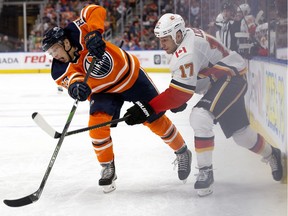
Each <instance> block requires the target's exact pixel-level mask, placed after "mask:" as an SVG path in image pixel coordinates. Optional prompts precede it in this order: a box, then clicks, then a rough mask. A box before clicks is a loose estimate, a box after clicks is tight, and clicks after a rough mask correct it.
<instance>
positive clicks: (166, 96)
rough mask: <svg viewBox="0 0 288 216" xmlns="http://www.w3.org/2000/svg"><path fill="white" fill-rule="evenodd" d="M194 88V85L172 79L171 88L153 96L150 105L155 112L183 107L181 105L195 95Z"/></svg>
mask: <svg viewBox="0 0 288 216" xmlns="http://www.w3.org/2000/svg"><path fill="white" fill-rule="evenodd" d="M194 90H195V87H194V86H190V85H186V84H183V83H180V82H177V81H176V80H172V81H171V84H170V86H169V88H167V89H166V90H165V91H164V92H162V93H161V94H159V95H158V96H156V97H155V98H153V99H152V100H151V101H150V102H149V105H150V106H151V107H152V109H153V110H154V112H155V113H160V112H163V111H166V110H173V109H174V110H176V109H181V107H182V108H183V105H184V104H186V102H187V101H188V100H189V99H190V98H191V97H192V96H193V94H194ZM184 106H185V105H184ZM185 107H186V106H185ZM179 111H180V110H179Z"/></svg>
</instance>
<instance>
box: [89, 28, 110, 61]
mask: <svg viewBox="0 0 288 216" xmlns="http://www.w3.org/2000/svg"><path fill="white" fill-rule="evenodd" d="M84 40H85V43H86V47H87V49H88V50H89V52H90V53H91V54H92V55H93V56H96V58H98V59H102V56H103V55H104V52H105V48H106V44H105V42H104V41H103V40H102V35H101V33H100V32H99V31H92V32H89V33H88V34H87V35H86V36H85V37H84Z"/></svg>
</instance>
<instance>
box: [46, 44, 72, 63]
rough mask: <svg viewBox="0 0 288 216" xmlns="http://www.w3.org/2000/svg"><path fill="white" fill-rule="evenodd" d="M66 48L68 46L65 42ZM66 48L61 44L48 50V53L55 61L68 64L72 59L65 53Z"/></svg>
mask: <svg viewBox="0 0 288 216" xmlns="http://www.w3.org/2000/svg"><path fill="white" fill-rule="evenodd" d="M64 46H66V42H65V41H64ZM64 46H63V45H61V44H59V43H56V44H54V45H53V46H51V47H50V48H49V49H48V50H47V53H48V54H49V55H51V56H52V57H53V58H54V59H57V60H58V61H61V62H64V63H67V62H69V61H70V57H69V55H68V54H67V52H66V51H65V49H64ZM66 50H67V49H66Z"/></svg>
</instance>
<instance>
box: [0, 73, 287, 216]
mask: <svg viewBox="0 0 288 216" xmlns="http://www.w3.org/2000/svg"><path fill="white" fill-rule="evenodd" d="M150 75H151V77H152V79H153V80H154V82H155V84H156V85H157V86H158V88H159V90H160V91H162V90H164V89H165V88H166V86H167V85H168V84H169V81H170V75H169V74H167V73H159V74H157V73H153V74H150ZM0 79H1V84H0V139H1V142H0V200H1V202H0V215H1V216H90V215H91V216H92V215H93V216H94V215H95V216H162V215H163V216H200V215H201V216H272V215H273V216H286V215H287V185H286V184H280V183H277V182H274V181H273V179H272V176H271V174H270V172H271V171H270V167H269V166H268V165H266V164H264V163H262V162H261V157H260V156H258V155H255V154H253V153H251V152H249V151H247V150H245V149H243V148H241V147H239V146H236V145H235V144H234V142H233V140H232V139H228V140H227V139H225V137H224V135H223V133H222V132H221V130H220V128H219V126H217V125H216V127H215V132H216V146H215V153H214V159H213V160H214V168H215V170H214V175H215V184H214V193H213V194H212V195H211V196H208V197H203V198H200V197H198V196H197V194H196V191H195V190H194V188H193V184H194V182H195V176H194V175H195V174H196V173H197V169H196V162H195V160H196V157H195V154H193V164H192V173H191V175H190V176H189V178H188V181H187V183H186V184H183V183H182V182H181V181H180V180H178V177H177V172H176V169H175V170H173V165H172V162H173V161H174V159H175V155H174V153H173V151H172V150H171V149H169V148H168V147H167V146H166V145H165V144H164V143H163V142H162V141H161V140H160V139H159V138H158V137H156V136H155V135H154V134H152V133H151V132H150V131H149V129H148V128H146V127H144V126H142V125H137V126H133V127H131V126H127V125H126V124H125V123H123V122H122V123H119V125H118V127H117V128H114V129H112V138H113V143H114V152H115V161H116V169H117V175H118V179H117V181H116V185H117V189H116V191H114V192H113V193H110V194H104V193H103V192H102V189H101V188H100V187H99V186H98V179H99V176H100V170H101V168H100V165H99V164H98V162H97V160H96V158H95V154H94V151H93V148H92V145H91V142H90V139H89V136H88V133H87V132H85V133H81V134H77V135H72V136H69V137H66V138H65V139H64V142H63V145H62V148H61V149H60V152H59V155H58V158H57V160H56V162H55V164H54V167H53V169H52V172H51V174H50V176H49V178H48V181H47V184H46V186H45V188H44V191H43V194H42V196H41V198H40V200H39V201H38V202H36V203H33V204H31V205H28V206H25V207H20V208H11V207H7V206H6V205H4V203H3V202H2V201H3V200H4V199H16V198H21V197H24V196H27V195H30V194H31V193H33V192H35V191H36V190H37V189H38V187H39V185H40V182H41V180H42V178H43V175H44V173H45V170H46V168H47V166H48V163H49V161H50V158H51V156H52V153H53V151H54V148H55V146H56V144H57V141H58V140H57V139H52V138H51V137H49V136H48V135H47V134H45V133H44V132H43V131H42V130H41V129H40V128H39V127H37V126H36V125H35V123H34V122H33V121H32V118H31V115H32V113H33V112H39V113H41V114H42V115H43V116H44V118H45V119H46V120H47V121H48V122H49V123H50V124H51V125H52V126H53V127H54V128H55V129H57V131H59V132H61V131H62V129H63V127H64V125H65V122H66V120H67V117H68V114H69V112H70V110H71V108H72V105H73V103H74V101H73V99H71V98H70V97H69V96H68V95H67V92H66V91H64V92H63V93H62V94H58V93H57V87H56V86H55V84H54V82H53V81H52V78H51V77H50V75H48V74H13V75H1V78H0ZM196 101H197V97H195V99H193V100H191V101H190V102H189V105H188V108H187V109H186V110H185V111H183V112H182V113H178V114H172V113H171V112H167V115H168V116H169V117H170V118H171V119H172V121H173V122H174V123H175V124H176V126H177V128H178V130H179V131H180V132H181V133H182V135H183V136H184V138H185V140H186V142H187V144H188V147H189V148H190V149H191V150H192V152H193V151H194V145H193V131H192V130H191V128H190V126H189V122H188V119H189V113H190V109H191V107H192V106H193V104H195V102H196ZM88 106H89V105H88V103H87V102H81V103H79V106H78V109H77V111H76V114H75V116H74V119H73V121H72V123H71V126H70V130H74V129H78V128H82V127H86V125H87V121H88V114H87V113H88ZM129 106H131V104H130V103H127V104H125V105H124V107H123V113H124V111H125V110H126V108H128V107H129ZM123 113H122V115H123Z"/></svg>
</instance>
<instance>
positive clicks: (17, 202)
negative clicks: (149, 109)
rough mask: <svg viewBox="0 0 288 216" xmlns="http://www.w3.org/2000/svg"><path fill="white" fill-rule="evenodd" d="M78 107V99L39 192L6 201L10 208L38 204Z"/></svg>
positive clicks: (93, 61)
mask: <svg viewBox="0 0 288 216" xmlns="http://www.w3.org/2000/svg"><path fill="white" fill-rule="evenodd" d="M95 61H96V57H93V59H92V61H91V64H90V66H89V69H88V71H87V74H86V76H85V78H84V82H87V80H88V77H89V75H90V74H91V71H92V70H93V66H94V64H95ZM77 106H78V99H76V100H75V101H74V104H73V107H72V109H71V111H70V113H69V116H68V119H67V121H66V124H65V126H64V129H63V131H62V134H61V136H60V139H59V141H58V143H57V146H56V148H55V150H54V152H53V155H52V157H51V159H50V162H49V165H48V167H47V169H46V172H45V174H44V177H43V179H42V182H41V184H40V187H39V188H38V190H37V191H36V192H34V193H32V194H30V195H28V196H25V197H23V198H19V199H14V200H7V199H6V200H4V201H3V202H4V203H5V204H6V205H7V206H10V207H21V206H25V205H29V204H31V203H34V202H36V201H38V200H39V198H40V196H41V194H42V191H43V189H44V187H45V184H46V182H47V179H48V177H49V174H50V172H51V170H52V167H53V165H54V163H55V160H56V158H57V155H58V153H59V150H60V148H61V146H62V143H63V141H64V138H65V134H66V133H67V131H68V128H69V126H70V123H71V121H72V119H73V116H74V114H75V112H76V109H77Z"/></svg>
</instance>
